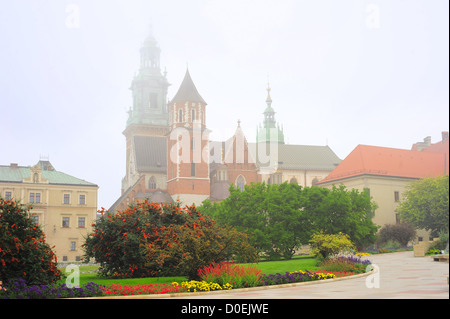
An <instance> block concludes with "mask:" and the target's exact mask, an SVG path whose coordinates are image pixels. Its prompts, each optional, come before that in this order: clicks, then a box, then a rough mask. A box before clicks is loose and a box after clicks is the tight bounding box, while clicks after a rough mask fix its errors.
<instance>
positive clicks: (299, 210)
mask: <svg viewBox="0 0 450 319" xmlns="http://www.w3.org/2000/svg"><path fill="white" fill-rule="evenodd" d="M375 207H376V206H375V204H374V203H373V202H372V201H371V198H370V196H369V194H368V192H366V191H364V192H359V191H357V190H352V191H348V190H346V189H345V187H344V186H340V187H333V189H331V190H330V189H327V188H322V187H314V186H313V187H305V188H303V187H301V186H299V185H297V184H294V183H291V184H289V183H283V184H278V185H267V184H265V183H256V184H252V185H247V186H246V187H245V190H244V191H241V190H240V189H238V188H236V187H234V186H231V187H230V196H229V197H228V198H227V199H226V200H224V201H222V202H220V203H211V202H209V201H205V202H204V203H203V206H202V207H201V208H200V210H201V211H204V212H205V213H207V214H210V215H211V216H212V217H213V218H215V219H216V220H217V221H218V222H219V223H221V224H229V225H233V226H234V227H237V228H238V229H240V230H248V232H249V234H251V241H252V243H253V244H254V245H255V247H257V248H258V250H259V251H260V252H263V253H265V254H266V255H267V256H268V257H269V258H271V259H277V258H280V257H281V256H282V257H284V258H286V259H289V258H291V257H292V255H293V253H294V251H295V250H296V249H297V248H298V247H300V246H301V245H302V244H307V243H308V241H309V239H310V238H311V235H312V234H313V233H314V232H318V231H324V232H325V233H328V234H336V233H339V232H343V233H346V234H348V235H349V236H350V238H351V240H352V241H353V242H354V243H355V245H356V246H357V247H358V248H362V247H365V246H368V245H370V244H372V243H374V242H375V240H376V232H377V230H378V227H377V226H376V225H375V224H374V223H373V221H372V217H373V211H374V209H375Z"/></svg>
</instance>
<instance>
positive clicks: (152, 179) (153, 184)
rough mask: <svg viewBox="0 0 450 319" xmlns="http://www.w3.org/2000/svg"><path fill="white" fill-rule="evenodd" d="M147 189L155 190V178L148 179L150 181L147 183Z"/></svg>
mask: <svg viewBox="0 0 450 319" xmlns="http://www.w3.org/2000/svg"><path fill="white" fill-rule="evenodd" d="M148 188H149V189H156V181H155V177H153V176H152V177H150V181H149V182H148Z"/></svg>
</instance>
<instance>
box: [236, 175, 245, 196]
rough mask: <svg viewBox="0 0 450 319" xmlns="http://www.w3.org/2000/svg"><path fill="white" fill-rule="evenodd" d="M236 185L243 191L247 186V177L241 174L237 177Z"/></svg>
mask: <svg viewBox="0 0 450 319" xmlns="http://www.w3.org/2000/svg"><path fill="white" fill-rule="evenodd" d="M236 186H237V187H238V188H239V189H240V190H241V192H242V191H244V187H245V178H244V177H243V176H242V175H239V176H238V178H237V179H236Z"/></svg>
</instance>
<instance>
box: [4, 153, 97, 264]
mask: <svg viewBox="0 0 450 319" xmlns="http://www.w3.org/2000/svg"><path fill="white" fill-rule="evenodd" d="M97 191H98V186H97V185H95V184H93V183H90V182H87V181H85V180H82V179H79V178H76V177H73V176H70V175H68V174H65V173H63V172H59V171H57V170H56V169H55V168H54V167H53V165H52V164H51V163H50V162H49V161H45V160H41V161H39V162H38V163H37V164H36V165H34V166H32V167H30V166H19V165H17V164H10V165H8V166H5V165H0V196H1V197H2V198H4V199H5V200H15V201H19V202H20V203H21V204H26V205H32V209H31V211H30V212H31V216H32V218H33V219H34V220H35V221H36V223H37V224H39V225H40V226H41V227H42V229H43V231H44V233H45V235H46V240H47V242H48V243H49V245H50V246H53V245H54V246H55V248H54V250H55V253H56V256H57V258H58V261H78V260H80V258H81V256H82V255H83V250H82V248H81V245H82V244H83V243H84V241H85V237H86V236H87V234H88V233H89V232H91V225H92V224H93V223H94V222H95V219H96V214H97Z"/></svg>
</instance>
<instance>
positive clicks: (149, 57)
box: [122, 35, 170, 192]
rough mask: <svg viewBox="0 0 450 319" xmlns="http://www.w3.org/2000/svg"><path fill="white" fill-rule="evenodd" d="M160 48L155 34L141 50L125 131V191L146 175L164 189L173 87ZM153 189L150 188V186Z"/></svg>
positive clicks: (123, 188) (150, 36) (146, 40)
mask: <svg viewBox="0 0 450 319" xmlns="http://www.w3.org/2000/svg"><path fill="white" fill-rule="evenodd" d="M160 54H161V49H160V48H159V46H158V43H157V42H156V40H155V38H154V37H153V35H149V36H148V37H147V38H146V39H145V41H144V42H143V44H142V46H141V49H140V66H139V70H138V72H137V73H136V75H135V76H134V78H133V80H132V82H131V86H130V90H131V93H132V107H131V108H130V110H129V111H128V120H127V123H126V128H125V130H124V131H123V134H124V135H125V137H126V176H125V177H124V178H123V180H122V192H124V191H125V190H126V189H128V188H129V187H131V186H132V185H134V183H136V182H137V180H138V179H139V178H140V177H141V176H142V175H145V176H146V177H145V179H146V182H145V184H146V185H153V184H154V183H152V182H151V180H152V179H153V180H154V179H156V180H158V181H159V182H158V183H157V188H161V189H165V186H166V185H165V181H166V177H167V175H166V168H167V160H166V155H167V151H166V148H167V134H168V133H169V131H170V128H169V111H168V108H167V90H168V87H169V86H170V84H169V82H168V81H167V78H166V72H164V74H162V73H161V67H160ZM149 188H151V187H149Z"/></svg>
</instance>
